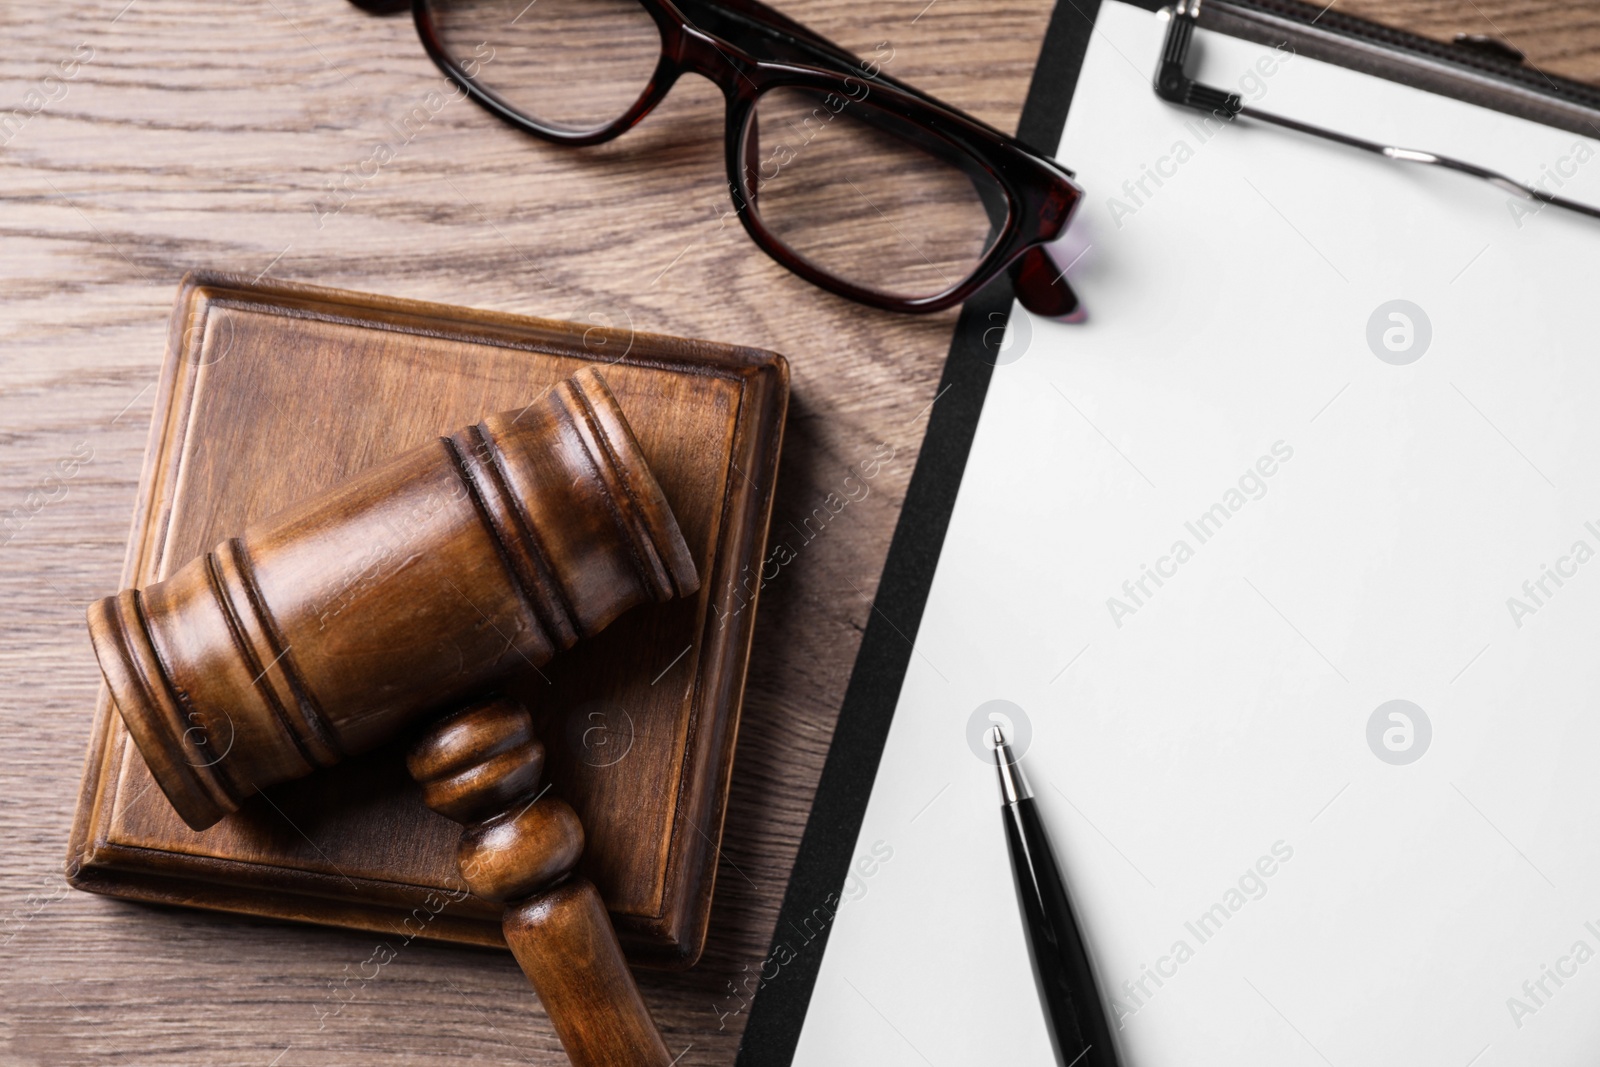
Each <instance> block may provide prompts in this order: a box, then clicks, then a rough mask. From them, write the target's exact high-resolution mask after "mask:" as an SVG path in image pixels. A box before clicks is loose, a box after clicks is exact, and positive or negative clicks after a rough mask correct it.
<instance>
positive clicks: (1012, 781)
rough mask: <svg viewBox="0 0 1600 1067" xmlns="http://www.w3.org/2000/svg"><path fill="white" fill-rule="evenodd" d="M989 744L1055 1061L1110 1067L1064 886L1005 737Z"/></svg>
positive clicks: (1070, 1066) (1102, 1017)
mask: <svg viewBox="0 0 1600 1067" xmlns="http://www.w3.org/2000/svg"><path fill="white" fill-rule="evenodd" d="M989 744H990V745H991V746H992V747H993V748H994V764H995V769H996V770H997V771H998V772H999V774H1000V814H1001V817H1002V819H1003V820H1004V821H1005V824H1006V845H1007V846H1008V847H1009V849H1010V851H1011V871H1012V874H1014V875H1015V876H1016V883H1017V898H1018V900H1019V901H1020V902H1021V904H1022V919H1023V923H1024V925H1026V926H1027V929H1028V955H1029V956H1030V957H1032V959H1033V974H1034V978H1035V979H1036V980H1037V981H1038V984H1039V1000H1040V1001H1041V1002H1042V1004H1043V1006H1044V1017H1045V1020H1046V1021H1047V1022H1048V1024H1049V1027H1050V1036H1051V1038H1052V1040H1053V1041H1054V1043H1055V1048H1056V1058H1057V1059H1058V1060H1059V1062H1061V1063H1062V1064H1066V1065H1067V1067H1117V1051H1116V1046H1115V1044H1114V1043H1113V1042H1112V1039H1111V1029H1110V1027H1109V1026H1108V1025H1107V1024H1106V1012H1105V1008H1104V1006H1103V1005H1102V1004H1101V1002H1100V994H1099V990H1098V988H1097V987H1096V985H1095V981H1094V972H1093V971H1092V970H1091V969H1090V967H1089V954H1088V952H1087V951H1085V949H1084V947H1083V935H1082V934H1081V933H1079V931H1078V923H1077V921H1076V920H1075V919H1074V918H1073V916H1072V903H1071V901H1069V900H1068V899H1067V884H1066V882H1064V881H1063V880H1062V878H1061V868H1060V867H1058V866H1056V858H1055V854H1054V853H1053V852H1051V850H1050V840H1049V838H1047V837H1046V836H1045V832H1044V824H1043V823H1042V822H1041V821H1040V820H1039V805H1038V802H1037V801H1035V800H1034V799H1033V790H1032V789H1031V788H1029V786H1028V779H1027V777H1026V776H1025V775H1024V774H1023V773H1022V767H1021V766H1020V765H1019V764H1018V763H1017V762H1016V760H1015V759H1014V758H1013V757H1012V755H1011V746H1010V745H1009V744H1008V743H1007V742H1006V735H1005V731H1004V730H1003V729H1001V728H1000V727H999V726H996V727H995V728H994V729H993V730H991V731H990V732H989Z"/></svg>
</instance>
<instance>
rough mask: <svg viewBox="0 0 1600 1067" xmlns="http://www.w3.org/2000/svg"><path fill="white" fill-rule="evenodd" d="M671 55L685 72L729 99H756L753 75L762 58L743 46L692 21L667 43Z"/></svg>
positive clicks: (755, 84) (755, 83) (669, 55)
mask: <svg viewBox="0 0 1600 1067" xmlns="http://www.w3.org/2000/svg"><path fill="white" fill-rule="evenodd" d="M668 58H669V59H671V60H675V61H676V62H677V63H678V65H679V68H680V69H681V70H682V71H684V72H688V73H693V74H698V75H700V76H701V77H703V78H705V79H706V80H707V81H709V82H711V83H712V84H713V85H715V86H716V87H717V88H719V89H721V90H722V92H723V95H724V96H726V97H728V99H730V100H733V99H741V98H742V99H753V98H754V97H755V95H756V92H757V82H756V79H755V78H754V77H753V75H754V73H755V71H756V67H757V64H758V62H759V61H758V60H757V59H756V58H755V57H754V56H752V55H750V54H749V53H748V52H746V51H745V50H744V49H742V48H739V47H738V46H736V45H732V44H729V43H728V42H727V41H724V40H722V39H721V38H718V37H713V36H711V35H710V34H709V33H706V32H705V31H704V30H702V29H700V28H698V27H696V26H693V25H691V24H689V23H685V24H684V25H683V28H682V30H681V31H680V32H679V33H678V35H677V40H676V41H674V42H672V43H671V44H669V45H668Z"/></svg>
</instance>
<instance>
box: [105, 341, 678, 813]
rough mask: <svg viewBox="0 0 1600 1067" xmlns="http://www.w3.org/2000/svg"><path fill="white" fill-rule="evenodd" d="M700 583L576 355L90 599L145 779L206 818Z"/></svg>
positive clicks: (612, 411)
mask: <svg viewBox="0 0 1600 1067" xmlns="http://www.w3.org/2000/svg"><path fill="white" fill-rule="evenodd" d="M698 586H699V579H698V577H697V576H696V572H695V566H694V562H693V560H692V559H691V557H690V554H689V549H688V547H687V545H686V544H685V543H684V540H683V535H682V533H681V532H680V531H679V529H678V524H677V520H676V519H675V518H674V517H673V514H672V511H671V509H670V508H669V507H668V505H667V501H666V498H665V496H664V495H663V494H662V492H661V487H660V486H659V485H658V484H657V483H656V479H655V476H654V475H653V474H652V473H651V471H650V468H649V467H648V466H647V465H646V463H645V460H644V457H643V455H642V454H641V452H640V450H639V445H638V442H637V441H636V440H635V438H634V435H633V431H632V429H631V428H630V427H629V425H628V422H627V419H626V418H624V417H623V414H622V411H621V409H620V408H619V407H618V406H617V402H616V399H615V398H614V397H613V396H612V395H611V391H610V389H608V388H607V386H606V384H605V381H604V379H603V378H601V376H600V375H599V374H598V373H597V372H595V371H594V370H592V369H586V370H583V371H580V372H578V373H577V374H576V375H574V376H573V377H572V378H570V379H568V380H567V381H564V382H562V383H560V384H559V385H557V386H555V387H554V388H552V389H551V390H549V391H548V392H547V393H546V394H544V395H543V396H542V397H540V398H539V399H538V400H536V401H534V402H533V403H532V404H530V405H529V406H528V407H526V408H524V409H522V410H521V411H511V412H505V413H503V414H500V415H494V416H491V417H489V418H487V419H485V420H484V421H483V422H481V423H479V424H478V425H476V426H472V427H468V428H467V429H465V430H461V431H460V432H458V433H455V434H453V435H451V436H450V437H446V438H440V439H438V440H436V441H435V442H433V443H432V444H429V445H426V446H423V447H421V448H418V449H415V450H413V451H411V452H407V453H405V454H404V455H401V456H398V457H396V458H394V459H393V460H390V461H389V462H388V463H385V464H383V465H381V466H379V467H377V468H375V469H372V470H370V471H368V472H366V473H364V474H362V475H360V476H358V477H356V478H355V479H353V480H351V481H349V482H346V483H344V484H342V485H340V486H339V487H337V488H335V489H333V490H332V491H330V492H327V493H325V494H322V495H320V496H317V497H314V498H312V499H310V500H306V501H303V502H301V503H299V504H296V505H294V506H292V507H290V508H289V509H288V510H286V511H282V512H279V513H278V514H277V515H274V516H272V517H271V518H268V519H266V520H264V521H262V522H260V523H257V524H256V525H254V526H252V527H250V528H249V529H247V530H246V531H244V533H243V534H242V535H240V536H239V537H235V538H230V539H228V540H226V541H224V542H222V543H221V544H220V545H218V546H217V547H216V548H215V549H213V550H212V551H211V552H209V553H207V554H206V555H204V556H202V557H200V558H199V559H196V560H193V561H191V562H190V563H188V564H186V565H185V566H184V567H182V568H180V569H179V570H178V571H176V572H175V573H173V574H172V575H171V576H170V577H168V578H167V579H165V580H164V581H161V582H158V583H156V584H155V585H151V586H148V587H146V588H144V589H129V590H124V591H123V592H121V593H119V594H118V595H117V596H114V597H107V598H106V599H104V600H101V601H99V602H98V603H96V604H94V605H93V606H91V607H90V609H89V634H90V637H91V639H92V641H93V644H94V650H95V655H96V656H97V657H98V658H99V660H100V668H101V671H102V672H103V673H104V675H105V678H106V682H107V684H108V686H109V687H110V690H111V696H112V698H113V699H114V700H115V702H116V705H117V708H118V710H119V711H120V712H121V713H122V718H123V721H124V722H125V723H126V724H127V726H128V731H129V733H130V734H132V736H133V739H134V741H135V742H136V743H137V744H138V746H139V749H140V751H141V752H142V753H143V754H144V757H145V761H146V762H147V763H148V764H149V766H150V769H151V771H152V773H153V774H154V775H155V778H156V781H157V782H158V783H159V784H160V786H161V788H162V790H163V791H164V792H165V793H166V794H167V797H168V798H169V799H170V800H171V801H172V804H173V806H174V807H175V808H176V809H177V811H178V813H179V814H180V815H181V816H182V817H183V819H184V821H185V822H187V823H188V824H189V825H190V826H191V827H193V828H195V829H197V830H200V829H204V828H205V827H207V826H210V825H211V824H212V823H214V822H216V821H217V820H218V819H220V818H221V817H222V816H223V815H225V814H227V813H228V812H230V811H233V810H235V809H236V808H238V806H239V805H240V804H241V803H242V802H243V801H244V800H245V798H247V797H249V796H250V795H251V794H253V793H255V792H257V791H259V790H260V789H263V788H265V787H267V786H269V785H272V784H274V783H276V782H281V781H285V780H288V779H291V778H297V777H299V776H301V775H304V774H307V773H309V772H311V771H312V770H314V769H315V768H317V767H325V766H330V765H332V764H334V763H337V762H338V761H339V760H340V759H342V758H344V757H345V756H349V755H353V754H355V753H357V752H362V751H365V750H367V749H370V748H372V747H374V746H375V745H377V744H379V743H381V742H383V741H384V740H386V739H388V738H390V737H391V736H393V735H394V734H395V733H396V732H397V731H399V730H401V729H403V728H405V727H406V726H407V725H408V724H410V723H412V722H414V721H415V720H417V719H418V718H420V717H421V716H424V715H427V714H429V713H438V712H442V711H445V710H447V709H449V708H450V707H452V706H453V705H455V704H457V703H459V702H461V701H462V700H463V699H464V698H466V697H469V696H471V695H473V694H475V693H477V692H480V691H482V690H485V689H487V688H489V687H492V686H495V685H497V684H499V683H500V682H502V681H503V680H504V679H505V678H506V677H508V676H509V675H511V674H513V673H515V672H517V671H519V670H527V669H529V668H532V667H539V666H542V665H543V664H544V663H545V662H547V661H548V660H549V659H550V657H551V656H553V655H554V654H555V653H556V652H558V651H560V650H562V649H565V648H568V647H570V646H571V645H572V644H574V643H575V642H576V641H578V640H579V639H580V638H583V637H587V636H589V635H591V634H594V633H595V632H597V631H599V630H600V629H601V628H603V627H604V626H606V625H607V624H608V623H609V622H611V620H612V619H614V618H616V617H617V616H618V615H619V614H621V613H622V612H624V611H626V610H627V609H628V608H630V607H632V606H634V605H636V604H641V603H645V602H649V601H666V600H670V599H672V598H674V597H679V596H686V595H688V594H689V593H692V592H694V590H695V589H697V588H698Z"/></svg>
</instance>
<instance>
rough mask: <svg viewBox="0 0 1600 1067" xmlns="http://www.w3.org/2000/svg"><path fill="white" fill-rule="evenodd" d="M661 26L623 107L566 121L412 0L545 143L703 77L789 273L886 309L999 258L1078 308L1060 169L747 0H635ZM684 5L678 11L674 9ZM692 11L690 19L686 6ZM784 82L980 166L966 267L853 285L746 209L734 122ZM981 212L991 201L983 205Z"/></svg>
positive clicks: (503, 115)
mask: <svg viewBox="0 0 1600 1067" xmlns="http://www.w3.org/2000/svg"><path fill="white" fill-rule="evenodd" d="M638 2H639V4H640V5H641V6H642V7H643V8H644V9H645V10H646V11H648V12H649V13H650V15H651V16H652V17H653V18H654V19H655V21H656V25H657V26H658V27H659V29H660V32H661V42H662V49H661V58H660V60H659V61H658V62H657V64H656V69H655V73H654V74H653V75H652V76H651V78H650V81H649V83H648V84H647V85H646V86H645V89H644V91H643V92H642V93H641V94H640V96H639V99H638V100H637V101H635V103H634V104H633V106H632V107H630V108H629V109H628V110H627V111H626V112H624V113H623V115H622V116H621V117H620V118H618V119H616V120H615V121H614V122H611V123H610V124H608V125H605V126H601V127H598V128H595V129H588V130H583V131H574V130H571V129H565V128H562V127H558V126H550V125H546V124H544V123H541V122H539V121H538V120H537V119H536V118H534V117H532V116H530V115H527V114H524V113H523V112H522V111H520V110H518V109H517V108H516V107H514V106H512V105H511V104H509V103H507V102H506V101H504V100H502V99H501V98H500V97H498V96H497V95H495V93H493V92H492V91H490V90H488V89H486V88H484V87H483V86H481V85H479V84H478V83H477V81H476V80H475V78H474V76H473V75H472V74H469V73H468V72H467V71H466V70H465V69H464V68H463V67H462V66H461V65H460V64H459V63H458V62H457V61H456V59H455V58H454V57H452V56H451V55H450V53H449V51H448V50H447V49H446V48H445V46H444V43H443V41H441V40H440V37H439V33H438V30H437V28H436V27H435V25H434V22H433V18H432V12H431V11H430V10H429V5H428V2H427V0H412V5H411V11H412V16H413V18H414V20H415V22H416V26H417V34H418V36H419V37H421V39H422V46H423V48H424V49H426V50H427V53H428V55H429V57H430V58H432V60H433V61H434V63H435V64H437V65H438V67H439V69H440V70H442V71H443V72H444V73H445V75H446V76H447V77H449V78H450V79H451V80H452V81H453V82H455V83H456V84H457V85H459V86H460V87H461V89H462V90H463V91H464V92H465V93H466V94H467V95H468V96H470V97H471V98H472V99H473V100H474V101H476V102H477V103H478V104H479V105H481V106H482V107H484V108H486V109H487V110H488V111H490V112H491V113H493V114H494V115H496V116H498V117H499V118H500V119H502V120H504V121H505V122H507V123H510V124H511V125H512V126H515V127H517V128H518V129H521V130H524V131H526V132H527V133H531V134H533V135H534V136H536V137H541V138H543V139H545V140H547V141H551V142H554V143H556V144H564V145H572V146H574V147H581V146H584V145H593V144H600V143H602V142H605V141H609V140H612V139H613V138H615V137H617V136H619V135H620V134H622V133H623V132H624V131H626V130H628V129H630V128H631V127H633V126H634V125H635V124H636V123H638V122H639V121H640V120H641V119H643V118H644V117H645V116H646V115H647V114H649V113H650V111H651V109H653V108H654V107H655V106H656V105H657V104H659V103H660V102H661V100H662V99H663V98H664V97H665V96H666V95H667V92H668V91H669V90H670V89H671V88H672V86H673V84H674V83H675V82H676V81H677V80H678V78H680V77H681V76H682V75H684V74H685V73H694V74H699V75H701V76H703V77H705V78H707V79H709V80H710V81H711V82H712V83H713V84H715V85H716V86H717V87H718V88H719V89H721V90H722V93H723V96H724V97H725V98H726V99H727V105H728V107H727V122H726V151H727V167H728V185H729V191H730V193H731V194H732V197H733V203H734V208H735V212H736V214H737V215H738V216H739V220H740V222H741V223H742V224H743V226H744V228H745V232H746V233H748V234H749V235H750V238H751V239H752V240H753V241H755V243H756V245H757V246H758V247H760V248H761V250H762V251H764V252H766V253H767V255H769V256H771V257H772V258H773V259H775V260H776V261H777V262H779V263H781V264H782V265H783V266H784V267H786V268H788V269H789V270H790V271H793V272H794V273H795V274H797V275H799V276H800V277H802V278H804V279H805V280H807V281H809V282H811V283H812V284H813V285H816V286H819V287H821V288H823V289H826V290H828V291H829V292H832V293H837V294H838V295H840V296H843V297H846V298H848V299H850V300H855V301H857V302H859V303H862V304H866V305H869V306H871V307H876V308H883V309H885V310H888V311H902V312H935V311H943V310H945V309H946V308H949V307H952V306H954V305H956V304H958V303H961V302H962V301H964V300H966V299H967V298H968V297H970V296H971V295H973V294H974V293H976V292H977V291H978V290H980V289H982V288H983V287H984V286H986V285H988V284H989V283H990V282H992V281H993V280H994V279H995V278H997V277H998V276H999V275H1000V274H1001V273H1002V272H1004V271H1007V270H1008V269H1009V271H1010V274H1011V278H1012V283H1013V286H1014V289H1015V292H1016V295H1017V297H1018V299H1019V300H1021V302H1022V305H1023V307H1025V308H1027V309H1028V310H1029V311H1030V312H1033V313H1034V314H1037V315H1045V316H1050V317H1062V316H1068V315H1071V314H1073V313H1074V312H1075V311H1076V310H1077V308H1078V299H1077V296H1076V295H1075V294H1074V293H1073V291H1072V289H1071V287H1070V286H1069V285H1068V284H1067V282H1066V279H1065V277H1064V272H1059V271H1057V269H1056V267H1055V263H1054V261H1053V260H1051V259H1050V257H1049V255H1048V254H1047V253H1046V252H1045V250H1044V249H1043V247H1042V246H1043V245H1044V244H1046V243H1048V242H1050V241H1053V240H1055V239H1056V238H1058V237H1059V236H1061V234H1062V233H1063V232H1064V231H1065V229H1066V226H1067V223H1068V221H1069V220H1070V219H1071V217H1072V213H1073V211H1074V209H1075V208H1076V207H1077V205H1078V203H1079V201H1080V200H1081V199H1082V196H1083V194H1082V191H1081V190H1080V189H1079V188H1078V186H1077V185H1076V184H1074V182H1073V181H1072V172H1071V171H1069V170H1067V169H1065V168H1064V167H1061V166H1060V165H1058V164H1057V163H1055V162H1054V161H1053V160H1050V159H1048V158H1046V157H1044V156H1042V155H1039V154H1038V153H1036V152H1034V151H1032V150H1030V149H1029V148H1027V147H1026V146H1025V145H1023V144H1022V143H1021V142H1020V141H1018V140H1017V139H1016V138H1014V137H1010V136H1008V135H1006V134H1004V133H1001V132H1000V131H999V130H997V129H995V128H994V127H992V126H989V125H987V124H986V123H983V122H980V121H979V120H978V119H975V118H973V117H972V116H970V115H968V114H966V113H964V112H962V111H959V110H957V109H956V108H953V107H950V106H949V105H947V104H943V103H940V102H939V101H938V100H936V99H935V98H933V97H931V96H929V95H927V94H926V93H923V92H920V91H918V90H917V89H914V88H912V87H911V86H909V85H906V84H905V83H903V82H900V81H897V80H896V79H893V78H891V77H889V76H888V75H886V74H883V73H882V72H881V70H877V69H875V68H874V65H873V64H870V63H867V62H865V61H863V60H861V59H860V58H859V57H857V56H855V55H853V54H852V53H850V52H848V51H846V50H845V49H843V48H841V47H840V46H838V45H836V44H834V43H833V42H831V41H829V40H828V39H827V38H825V37H822V36H821V35H819V34H816V33H813V32H812V31H811V30H808V29H807V28H806V27H804V26H803V25H801V24H800V23H798V22H796V21H794V20H793V19H790V18H788V17H786V16H784V15H782V14H779V13H778V12H777V11H774V10H773V9H772V8H770V7H767V6H766V5H765V4H763V3H760V2H759V0H677V2H676V3H674V2H672V0H638ZM686 12H687V14H686ZM691 15H692V16H693V18H692V20H691V18H690V16H691ZM779 87H791V88H797V89H800V90H806V91H810V92H814V93H817V94H819V95H833V96H837V97H843V98H844V99H845V100H847V101H855V102H858V103H859V102H861V101H864V100H866V99H868V98H870V99H871V100H872V107H871V108H864V109H858V111H859V112H862V113H864V114H863V115H858V117H863V118H864V120H865V121H869V122H871V123H872V124H873V125H876V126H879V127H880V128H883V129H885V130H886V131H887V132H890V133H892V134H893V135H894V136H897V137H899V138H901V139H902V140H905V141H908V142H910V143H912V144H914V145H915V146H916V147H918V148H921V149H923V150H924V151H928V152H930V153H933V154H935V155H938V156H941V157H942V158H944V159H945V160H946V161H948V162H951V163H954V164H956V165H957V166H960V167H962V168H963V169H964V170H967V171H968V172H969V173H971V172H972V171H973V170H974V168H976V169H979V170H981V171H982V172H983V173H985V174H987V175H988V176H989V177H990V178H991V179H993V181H994V182H995V183H996V184H997V185H998V186H999V188H1000V189H1001V190H1003V191H1004V193H1005V196H1006V200H1007V204H1006V205H1005V207H1006V217H1005V219H1004V221H1003V222H999V225H1000V227H1001V229H1000V232H999V234H998V235H997V236H996V238H995V239H994V241H993V243H992V245H991V246H990V248H989V251H988V252H987V253H986V254H985V255H984V257H983V259H982V261H980V262H979V264H978V266H977V267H976V268H975V269H974V271H973V272H972V273H971V274H970V275H969V276H968V277H967V278H966V279H965V280H963V281H961V282H960V283H959V284H956V285H954V286H951V287H950V288H949V289H946V290H945V291H944V292H942V293H938V294H936V295H934V296H928V297H919V298H905V297H898V296H894V295H891V294H886V293H881V292H877V291H875V290H871V289H864V288H862V287H860V286H858V285H854V284H852V283H850V282H849V281H846V280H845V279H843V278H840V277H837V276H835V275H833V274H830V273H828V272H827V271H825V270H822V269H820V268H818V267H815V266H813V265H812V264H811V263H810V262H809V261H807V260H806V259H804V258H802V257H801V256H799V255H798V254H797V253H795V252H794V251H793V250H791V249H790V248H788V247H787V246H786V245H784V244H783V242H782V241H781V240H779V239H778V238H777V237H776V236H775V235H774V234H772V233H771V232H770V231H769V230H768V229H767V228H766V227H765V226H764V225H763V224H762V222H761V219H760V217H759V212H758V211H751V210H746V208H747V207H749V206H750V205H751V204H753V203H754V202H755V201H756V200H757V196H758V188H757V185H758V182H757V178H758V170H757V167H756V166H755V161H754V160H753V159H747V158H746V145H745V131H746V130H747V129H748V128H749V125H750V115H751V110H752V109H753V108H754V107H755V103H756V101H757V99H759V98H760V96H761V95H762V94H763V93H765V92H767V91H769V90H772V89H776V88H779ZM985 206H986V207H988V208H989V209H990V214H991V222H994V221H996V220H995V219H994V216H995V215H996V214H997V211H996V210H995V208H996V207H997V205H989V204H986V205H985Z"/></svg>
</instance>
